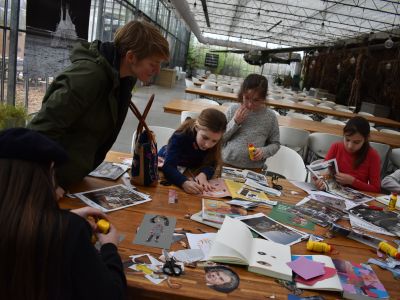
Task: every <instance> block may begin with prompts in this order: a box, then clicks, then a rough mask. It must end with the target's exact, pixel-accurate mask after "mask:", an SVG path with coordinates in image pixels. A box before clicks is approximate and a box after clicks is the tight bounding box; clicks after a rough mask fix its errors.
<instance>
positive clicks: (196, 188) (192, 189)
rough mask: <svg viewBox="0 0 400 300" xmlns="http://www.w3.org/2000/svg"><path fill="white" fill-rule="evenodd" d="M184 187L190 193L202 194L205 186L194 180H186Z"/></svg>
mask: <svg viewBox="0 0 400 300" xmlns="http://www.w3.org/2000/svg"><path fill="white" fill-rule="evenodd" d="M182 188H183V190H184V191H185V192H186V193H188V194H201V193H202V192H203V187H202V186H201V185H200V184H198V183H197V182H195V181H193V180H186V181H185V182H184V183H183V184H182Z"/></svg>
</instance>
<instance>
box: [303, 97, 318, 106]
mask: <svg viewBox="0 0 400 300" xmlns="http://www.w3.org/2000/svg"><path fill="white" fill-rule="evenodd" d="M305 103H310V104H312V105H313V106H317V105H318V104H319V102H318V101H317V100H314V99H306V100H304V101H303V102H300V104H305Z"/></svg>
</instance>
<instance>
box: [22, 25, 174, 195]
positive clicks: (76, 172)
mask: <svg viewBox="0 0 400 300" xmlns="http://www.w3.org/2000/svg"><path fill="white" fill-rule="evenodd" d="M168 57H169V46H168V42H167V40H166V39H165V38H164V37H163V35H162V34H161V33H160V31H159V30H158V29H157V28H156V27H154V26H153V25H151V24H150V23H147V22H145V21H130V22H128V23H127V24H125V25H124V26H123V27H121V28H119V29H118V30H117V31H116V33H115V36H114V41H113V42H101V41H94V42H92V43H87V42H82V43H79V44H77V45H76V46H75V47H74V48H73V50H72V52H71V63H72V64H71V65H70V66H69V67H67V68H66V69H65V70H64V71H63V72H61V73H60V74H59V75H58V76H57V77H56V78H55V80H54V81H53V82H52V84H51V85H50V86H49V88H48V90H47V91H46V94H45V96H44V98H43V103H42V107H41V109H40V111H39V112H38V113H37V115H36V116H35V117H34V118H33V119H32V121H31V122H30V123H29V124H28V127H29V128H31V129H34V130H36V131H39V132H41V133H43V134H45V135H46V136H47V137H49V138H51V139H52V140H54V141H56V142H57V143H59V144H60V145H61V146H62V147H63V148H64V149H65V150H66V151H67V153H68V155H69V158H70V159H69V161H68V162H67V163H66V164H64V165H62V166H60V167H57V168H56V179H57V183H58V184H59V185H60V186H61V187H62V188H63V189H64V190H65V189H68V188H69V187H70V186H71V184H73V183H76V182H79V181H80V180H82V179H83V177H85V176H86V175H87V174H89V173H90V172H91V171H93V170H94V169H95V168H96V167H97V166H98V165H100V163H101V162H102V161H103V160H104V158H105V156H106V154H107V152H108V151H109V150H110V149H111V147H112V145H113V144H114V142H115V140H116V139H117V136H118V134H119V132H120V130H121V127H122V124H123V122H124V120H125V117H126V115H127V112H128V107H129V103H130V100H131V96H132V95H131V92H132V89H133V87H134V85H135V83H136V80H137V79H139V80H141V81H143V82H148V81H149V80H150V79H151V77H152V76H153V75H156V74H157V73H158V72H159V71H160V65H161V63H162V62H163V61H166V60H168ZM60 191H61V189H60Z"/></svg>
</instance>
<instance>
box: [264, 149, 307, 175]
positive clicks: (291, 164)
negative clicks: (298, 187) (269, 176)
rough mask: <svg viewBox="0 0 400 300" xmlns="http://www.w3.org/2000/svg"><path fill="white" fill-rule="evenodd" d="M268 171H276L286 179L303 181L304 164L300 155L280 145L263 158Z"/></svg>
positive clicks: (305, 172)
mask: <svg viewBox="0 0 400 300" xmlns="http://www.w3.org/2000/svg"><path fill="white" fill-rule="evenodd" d="M265 165H266V167H267V171H268V172H274V173H278V174H280V175H282V176H285V178H286V179H291V180H298V181H305V180H306V176H307V171H306V166H305V165H304V161H303V159H302V158H301V156H300V155H299V154H298V153H297V152H296V151H294V150H293V149H290V148H289V147H286V146H281V147H280V148H279V150H278V152H276V153H275V154H274V155H273V156H271V157H268V158H267V159H266V160H265Z"/></svg>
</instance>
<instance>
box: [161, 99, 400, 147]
mask: <svg viewBox="0 0 400 300" xmlns="http://www.w3.org/2000/svg"><path fill="white" fill-rule="evenodd" d="M209 107H212V108H216V109H218V110H220V111H222V112H225V111H226V110H227V109H228V107H227V106H222V105H219V106H217V105H212V106H210V105H208V104H204V103H196V102H195V101H192V100H183V99H175V100H171V101H169V102H167V103H166V104H164V112H167V113H173V114H180V113H181V112H182V111H185V110H187V111H198V112H201V111H202V110H203V109H205V108H209ZM277 117H278V122H279V126H286V127H293V128H299V129H304V130H308V131H310V132H324V133H330V134H335V135H340V136H341V135H343V126H342V125H336V124H328V123H321V122H317V121H309V120H302V119H296V118H290V117H286V116H277ZM370 141H371V142H377V143H383V144H387V145H389V146H390V147H392V148H399V147H400V136H399V135H396V134H391V133H386V132H380V131H371V133H370Z"/></svg>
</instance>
